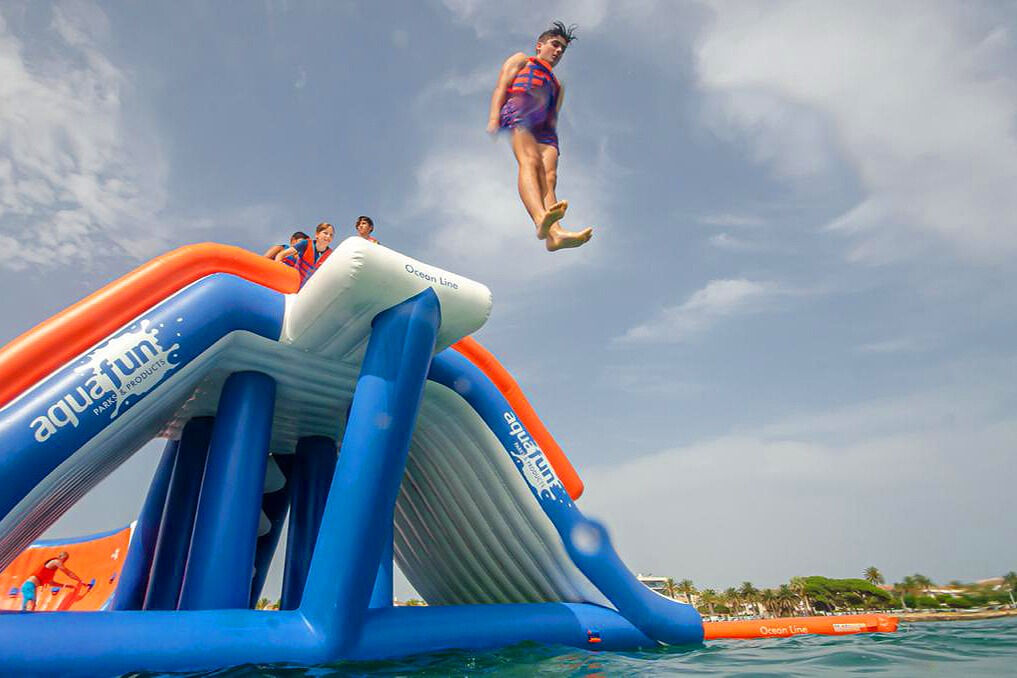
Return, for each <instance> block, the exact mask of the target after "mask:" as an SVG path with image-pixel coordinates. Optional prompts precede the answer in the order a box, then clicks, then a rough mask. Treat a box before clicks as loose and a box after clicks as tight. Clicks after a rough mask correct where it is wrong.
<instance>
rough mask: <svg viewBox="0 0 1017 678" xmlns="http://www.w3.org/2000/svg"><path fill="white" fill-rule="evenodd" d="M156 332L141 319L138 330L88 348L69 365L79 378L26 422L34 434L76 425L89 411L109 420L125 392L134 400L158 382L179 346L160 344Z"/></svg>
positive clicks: (170, 368) (121, 404) (43, 438)
mask: <svg viewBox="0 0 1017 678" xmlns="http://www.w3.org/2000/svg"><path fill="white" fill-rule="evenodd" d="M158 334H159V330H158V329H155V328H153V327H151V322H150V321H148V320H142V321H141V328H140V329H139V330H136V331H129V332H124V333H123V334H121V335H120V336H117V337H114V338H112V339H110V340H109V341H108V342H106V343H105V344H103V345H102V346H100V347H99V348H97V349H96V350H94V351H92V352H91V353H89V354H88V356H87V357H86V360H85V363H84V364H83V365H81V366H80V367H76V368H75V369H74V371H75V372H76V373H78V374H82V375H87V376H85V378H84V380H83V381H82V382H81V383H80V384H79V385H78V386H76V387H75V388H73V389H72V390H71V391H70V392H68V393H66V394H65V395H64V396H63V397H62V398H60V399H59V400H57V401H56V402H55V403H53V404H52V405H50V406H49V407H48V408H47V409H46V412H45V414H43V415H41V416H38V417H36V418H35V419H33V420H32V422H31V424H29V426H30V427H31V428H32V432H33V433H34V434H35V439H36V440H37V441H39V442H40V443H43V442H46V441H47V440H49V439H50V437H51V436H52V435H53V434H55V433H56V432H57V431H59V430H60V429H61V428H63V427H64V426H67V425H68V424H70V425H71V426H72V427H73V428H77V427H78V424H79V423H80V422H81V420H82V419H83V418H86V417H89V416H100V415H103V414H106V413H109V418H110V420H112V419H114V418H116V416H117V415H118V414H120V412H121V411H122V409H123V408H124V407H126V406H127V402H128V399H129V398H133V399H134V400H135V401H136V400H137V399H138V398H140V397H142V396H144V395H145V394H146V393H148V392H149V391H151V390H152V389H153V388H155V387H156V386H158V385H159V383H160V382H161V381H162V380H163V379H165V378H166V376H167V375H169V374H170V373H171V372H172V371H173V368H175V367H176V366H177V364H176V363H175V362H173V360H172V359H171V358H170V354H171V353H173V351H176V350H177V349H178V348H180V346H179V345H178V344H173V345H172V346H170V347H169V348H166V349H164V348H163V347H162V346H161V344H160V343H159V338H158V337H157V336H156V335H158Z"/></svg>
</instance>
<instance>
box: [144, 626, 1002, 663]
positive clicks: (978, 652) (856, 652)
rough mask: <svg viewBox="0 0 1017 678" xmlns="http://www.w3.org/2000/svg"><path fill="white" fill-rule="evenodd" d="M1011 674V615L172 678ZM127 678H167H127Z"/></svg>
mask: <svg viewBox="0 0 1017 678" xmlns="http://www.w3.org/2000/svg"><path fill="white" fill-rule="evenodd" d="M679 673H682V674H687V675H707V676H809V677H811V676H843V675H848V674H872V673H875V674H883V675H887V676H916V677H919V676H920V677H921V678H929V677H930V676H965V677H967V676H974V677H977V676H992V677H993V678H995V677H996V676H1017V617H1007V618H1003V619H991V620H978V621H958V622H922V623H917V622H915V623H904V622H902V623H901V625H900V630H898V631H897V632H896V633H887V634H858V635H853V636H837V637H833V636H794V637H792V638H765V639H759V640H714V641H710V642H709V643H707V644H705V645H703V646H700V647H695V648H684V649H682V648H662V649H659V650H651V651H642V652H590V651H586V650H576V649H574V648H567V647H555V646H546V645H535V644H529V643H527V644H523V645H515V646H513V647H508V648H502V649H500V650H493V651H490V652H464V651H455V652H441V653H436V654H429V655H421V656H418V657H411V658H408V659H401V660H398V661H384V662H356V663H354V662H342V663H337V664H331V665H327V666H313V667H285V666H240V667H234V668H230V669H222V670H219V671H212V672H205V673H192V674H174V675H188V676H215V677H216V678H220V677H229V678H240V677H246V676H286V677H296V676H350V677H353V676H519V677H522V676H671V675H675V674H679ZM128 675H131V676H146V677H148V676H157V675H166V674H152V673H132V674H128Z"/></svg>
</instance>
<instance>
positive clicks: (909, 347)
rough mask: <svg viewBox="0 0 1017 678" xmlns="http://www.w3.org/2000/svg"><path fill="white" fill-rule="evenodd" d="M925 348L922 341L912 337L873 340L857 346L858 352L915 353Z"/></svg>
mask: <svg viewBox="0 0 1017 678" xmlns="http://www.w3.org/2000/svg"><path fill="white" fill-rule="evenodd" d="M923 348H924V346H923V344H922V342H919V341H918V340H916V339H913V338H910V337H901V338H898V339H886V340H883V341H873V342H870V343H867V344H861V345H859V346H856V347H855V351H857V352H858V353H878V354H886V353H913V352H915V351H920V350H922V349H923Z"/></svg>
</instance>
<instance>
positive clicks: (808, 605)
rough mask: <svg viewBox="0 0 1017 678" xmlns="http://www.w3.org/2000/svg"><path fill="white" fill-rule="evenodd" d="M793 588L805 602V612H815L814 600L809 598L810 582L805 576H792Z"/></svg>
mask: <svg viewBox="0 0 1017 678" xmlns="http://www.w3.org/2000/svg"><path fill="white" fill-rule="evenodd" d="M790 584H791V590H792V591H794V592H795V593H797V594H798V597H799V598H800V599H801V601H802V602H803V603H805V612H806V613H807V614H815V613H816V612H815V610H813V609H812V602H811V601H810V600H809V596H808V593H807V588H808V584H807V583H806V581H805V577H791V582H790Z"/></svg>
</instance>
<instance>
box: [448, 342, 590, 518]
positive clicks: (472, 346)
mask: <svg viewBox="0 0 1017 678" xmlns="http://www.w3.org/2000/svg"><path fill="white" fill-rule="evenodd" d="M452 348H454V349H455V350H457V351H459V353H461V354H462V355H463V357H465V358H466V359H467V360H469V361H470V362H471V363H473V364H474V365H476V366H477V367H478V368H479V369H480V371H481V372H483V373H484V374H485V375H487V378H488V379H490V380H491V381H492V382H493V383H494V385H495V387H497V389H498V390H499V391H501V394H502V395H503V396H505V400H507V401H508V403H509V405H511V406H512V409H513V410H514V411H515V413H516V416H517V417H519V421H521V422H522V423H523V426H525V427H526V430H527V431H529V432H530V435H531V436H533V439H534V440H535V441H537V444H538V445H540V449H541V450H543V451H544V455H545V456H546V457H547V460H548V461H549V462H550V463H551V467H552V468H554V471H555V473H557V474H558V479H559V480H561V483H562V485H564V486H565V491H566V492H568V493H569V496H570V497H572V499H573V500H576V499H579V497H580V496H581V495H582V494H583V481H582V479H580V477H579V474H578V473H576V469H575V468H573V466H572V464H571V463H570V462H569V460H568V458H567V457H566V456H565V453H564V452H562V449H561V447H559V446H558V443H557V442H555V439H554V438H553V437H552V436H551V434H550V433H549V432H548V430H547V429H546V428H545V427H544V423H543V422H542V421H540V417H538V416H537V413H536V412H535V411H534V409H533V406H532V405H530V401H529V400H527V399H526V396H525V395H523V391H522V389H520V388H519V384H518V383H516V380H515V379H513V378H512V375H511V374H509V372H508V370H506V369H505V368H504V367H502V364H501V363H500V362H498V359H497V358H495V357H494V355H492V354H491V352H490V351H488V350H487V349H486V348H484V347H483V346H481V345H480V343H479V342H478V341H477V340H476V339H474V338H473V337H464V338H462V339H460V340H459V341H457V342H456V343H455V344H453V345H452Z"/></svg>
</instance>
